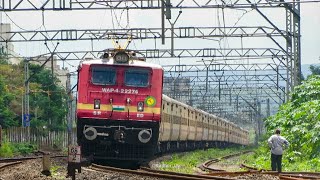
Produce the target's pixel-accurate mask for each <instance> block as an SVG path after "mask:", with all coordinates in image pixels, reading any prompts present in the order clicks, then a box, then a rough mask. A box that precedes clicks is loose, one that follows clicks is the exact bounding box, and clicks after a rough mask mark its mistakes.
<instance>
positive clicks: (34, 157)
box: [0, 155, 67, 163]
mask: <svg viewBox="0 0 320 180" xmlns="http://www.w3.org/2000/svg"><path fill="white" fill-rule="evenodd" d="M42 157H43V156H33V157H21V158H3V159H0V163H6V162H17V161H26V160H32V159H40V158H42ZM59 157H67V156H65V155H56V156H51V157H50V158H59Z"/></svg>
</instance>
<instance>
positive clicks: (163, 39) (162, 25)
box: [161, 0, 166, 44]
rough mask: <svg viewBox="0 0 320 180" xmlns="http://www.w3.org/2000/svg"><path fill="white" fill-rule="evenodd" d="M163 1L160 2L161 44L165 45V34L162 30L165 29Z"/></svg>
mask: <svg viewBox="0 0 320 180" xmlns="http://www.w3.org/2000/svg"><path fill="white" fill-rule="evenodd" d="M164 6H165V4H164V0H161V40H162V44H165V43H166V41H165V38H166V37H165V33H164V28H165V18H164Z"/></svg>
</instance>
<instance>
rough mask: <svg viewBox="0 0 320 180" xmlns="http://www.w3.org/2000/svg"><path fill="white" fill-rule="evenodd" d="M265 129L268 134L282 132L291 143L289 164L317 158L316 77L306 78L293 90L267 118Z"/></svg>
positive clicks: (319, 90) (319, 88)
mask: <svg viewBox="0 0 320 180" xmlns="http://www.w3.org/2000/svg"><path fill="white" fill-rule="evenodd" d="M266 126H267V129H268V130H269V134H271V133H272V131H273V130H274V129H276V128H281V129H282V132H283V135H284V136H285V137H287V139H288V140H289V142H290V143H291V146H290V148H289V150H288V152H289V158H290V159H291V160H295V159H297V158H298V157H300V156H301V157H305V158H308V159H309V158H315V157H320V76H318V75H314V76H310V77H308V79H307V80H306V81H304V82H303V84H302V85H300V86H297V87H296V88H295V89H294V91H293V93H292V97H291V101H290V102H288V103H286V104H284V105H282V106H281V108H280V110H279V112H278V113H277V114H276V115H275V116H272V117H270V118H268V119H267V120H266ZM300 154H301V155H300Z"/></svg>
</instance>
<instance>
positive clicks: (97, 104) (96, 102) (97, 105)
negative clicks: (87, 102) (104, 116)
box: [93, 99, 100, 109]
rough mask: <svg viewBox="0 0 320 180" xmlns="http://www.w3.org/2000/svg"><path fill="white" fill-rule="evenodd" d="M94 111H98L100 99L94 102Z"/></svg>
mask: <svg viewBox="0 0 320 180" xmlns="http://www.w3.org/2000/svg"><path fill="white" fill-rule="evenodd" d="M93 108H94V109H100V99H95V100H94V107H93Z"/></svg>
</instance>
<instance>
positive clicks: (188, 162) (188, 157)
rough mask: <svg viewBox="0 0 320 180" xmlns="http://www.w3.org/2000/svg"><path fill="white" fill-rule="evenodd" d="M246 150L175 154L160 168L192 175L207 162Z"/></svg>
mask: <svg viewBox="0 0 320 180" xmlns="http://www.w3.org/2000/svg"><path fill="white" fill-rule="evenodd" d="M246 149H248V148H229V149H218V148H211V149H208V150H197V151H193V152H188V153H180V154H174V155H173V156H172V158H171V159H170V160H166V161H163V162H162V164H161V165H160V166H161V167H160V168H161V170H165V171H174V172H182V173H189V174H192V173H193V172H194V168H195V167H197V166H198V165H199V164H201V163H203V162H205V161H207V160H210V159H214V158H221V157H223V156H225V155H230V154H233V153H238V152H239V151H244V150H246Z"/></svg>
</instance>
